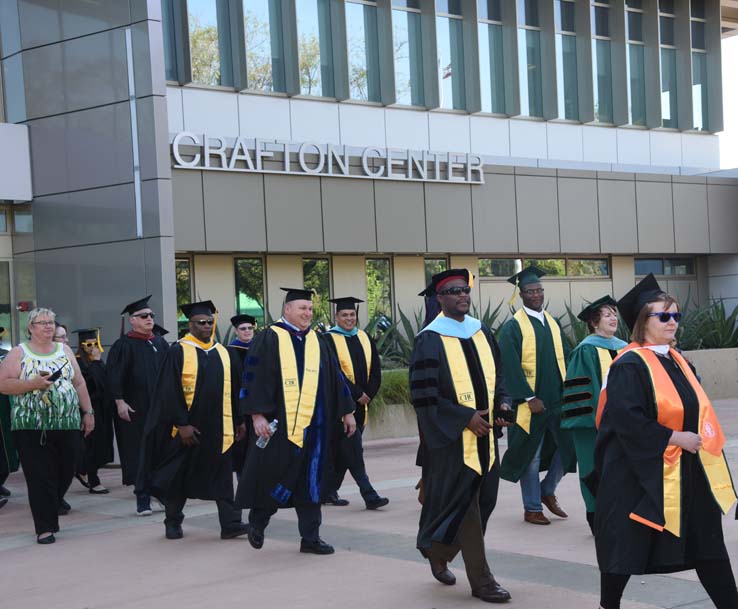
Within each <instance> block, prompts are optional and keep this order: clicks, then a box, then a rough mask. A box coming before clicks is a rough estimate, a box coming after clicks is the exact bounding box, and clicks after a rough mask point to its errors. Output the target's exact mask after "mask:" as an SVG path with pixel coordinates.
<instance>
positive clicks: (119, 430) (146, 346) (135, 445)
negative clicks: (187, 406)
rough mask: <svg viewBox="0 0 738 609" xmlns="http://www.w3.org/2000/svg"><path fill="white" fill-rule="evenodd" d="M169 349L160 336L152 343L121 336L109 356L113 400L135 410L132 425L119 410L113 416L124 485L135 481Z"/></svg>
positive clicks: (111, 396) (132, 414)
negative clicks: (155, 394)
mask: <svg viewBox="0 0 738 609" xmlns="http://www.w3.org/2000/svg"><path fill="white" fill-rule="evenodd" d="M168 349H169V343H167V341H165V340H164V339H163V338H162V337H161V336H155V337H154V338H152V339H151V340H141V339H137V338H130V337H129V336H121V337H120V338H119V339H118V340H117V341H115V343H113V346H112V347H111V349H110V353H109V354H108V361H107V365H106V367H105V368H106V376H107V387H108V391H109V392H110V399H111V400H119V399H123V400H125V401H126V402H127V403H128V405H129V406H130V407H131V408H133V409H134V410H135V411H136V412H134V413H131V422H130V423H129V422H128V421H123V420H122V419H121V418H120V417H119V416H118V415H117V410H116V411H115V413H116V414H115V416H114V417H113V421H114V424H115V437H116V441H117V443H118V454H119V455H120V464H121V469H122V473H123V484H129V485H130V484H135V482H136V475H137V473H138V464H139V454H140V450H141V439H142V438H143V433H144V427H145V425H146V413H147V412H148V410H149V403H150V401H151V396H152V395H153V394H154V388H155V387H156V376H157V374H158V372H159V366H160V365H161V362H162V361H163V359H164V355H165V354H166V352H167V350H168ZM113 407H115V402H113Z"/></svg>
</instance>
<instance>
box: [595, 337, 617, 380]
mask: <svg viewBox="0 0 738 609" xmlns="http://www.w3.org/2000/svg"><path fill="white" fill-rule="evenodd" d="M595 348H596V349H597V357H598V358H599V360H600V387H602V385H603V384H604V383H605V377H606V376H607V371H608V370H609V369H610V365H611V364H612V359H613V358H612V355H611V354H610V350H609V349H604V348H603V347H595Z"/></svg>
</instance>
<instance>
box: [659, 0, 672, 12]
mask: <svg viewBox="0 0 738 609" xmlns="http://www.w3.org/2000/svg"><path fill="white" fill-rule="evenodd" d="M659 11H661V12H662V13H669V14H670V15H673V14H674V0H659Z"/></svg>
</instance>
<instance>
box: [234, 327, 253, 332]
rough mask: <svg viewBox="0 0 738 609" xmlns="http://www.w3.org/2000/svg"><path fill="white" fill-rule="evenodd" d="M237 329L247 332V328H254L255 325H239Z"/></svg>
mask: <svg viewBox="0 0 738 609" xmlns="http://www.w3.org/2000/svg"><path fill="white" fill-rule="evenodd" d="M236 329H237V330H240V331H241V332H246V331H247V330H253V329H254V326H238V328H236Z"/></svg>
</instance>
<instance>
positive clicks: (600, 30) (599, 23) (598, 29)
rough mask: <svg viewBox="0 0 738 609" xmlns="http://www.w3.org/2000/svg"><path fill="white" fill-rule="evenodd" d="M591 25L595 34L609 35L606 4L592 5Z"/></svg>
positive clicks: (608, 11) (608, 13) (608, 12)
mask: <svg viewBox="0 0 738 609" xmlns="http://www.w3.org/2000/svg"><path fill="white" fill-rule="evenodd" d="M592 25H593V28H592V29H593V31H594V35H595V36H607V37H609V36H610V9H609V8H608V7H606V6H593V7H592Z"/></svg>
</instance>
